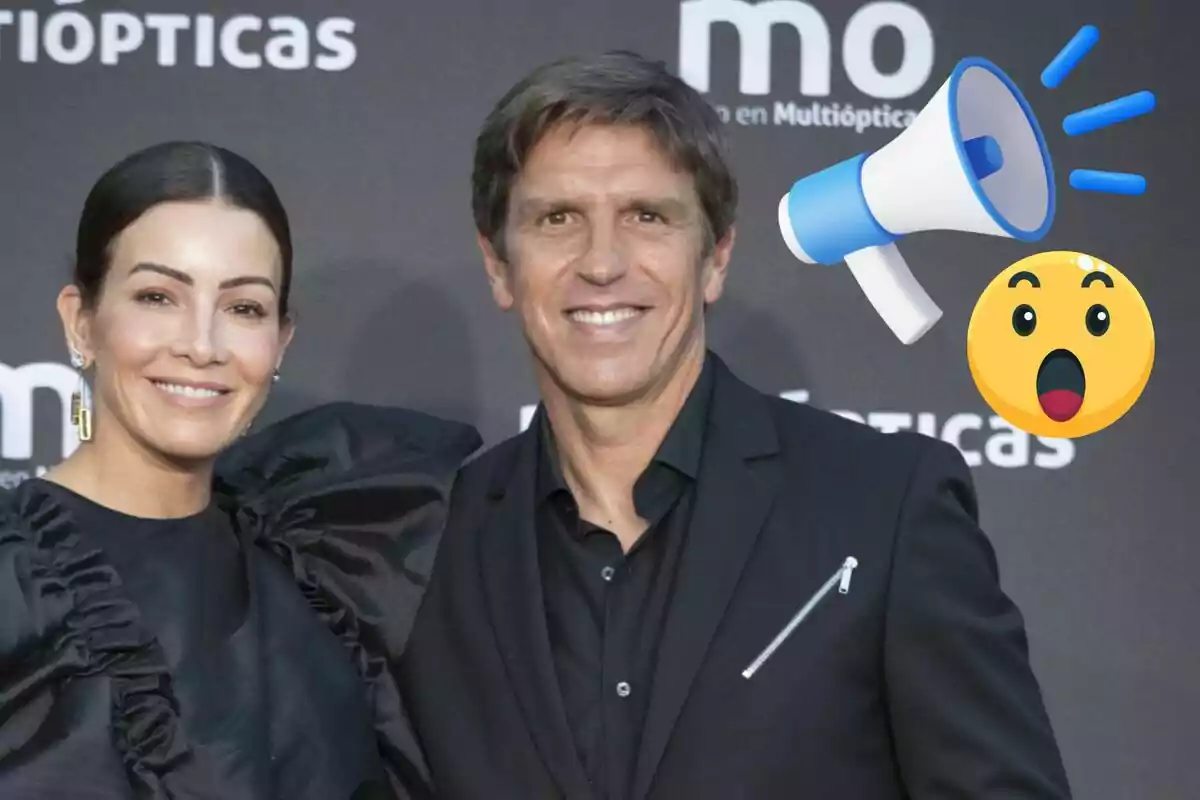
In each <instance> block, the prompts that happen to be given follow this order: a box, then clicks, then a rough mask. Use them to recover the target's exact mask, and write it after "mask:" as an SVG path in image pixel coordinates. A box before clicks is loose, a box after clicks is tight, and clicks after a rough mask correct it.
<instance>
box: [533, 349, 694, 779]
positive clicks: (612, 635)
mask: <svg viewBox="0 0 1200 800" xmlns="http://www.w3.org/2000/svg"><path fill="white" fill-rule="evenodd" d="M710 362H711V359H706V360H705V365H704V368H703V371H702V372H701V375H700V379H699V380H698V381H697V382H696V386H695V387H694V388H693V389H692V392H691V394H690V395H689V396H688V399H687V401H686V402H685V403H684V406H683V408H682V409H681V410H680V413H679V416H678V417H677V418H676V420H675V423H674V424H673V425H672V426H671V429H670V430H669V431H668V433H667V436H666V437H665V438H664V440H663V442H662V445H661V446H660V447H659V450H658V452H657V453H656V454H655V456H654V458H653V459H652V460H651V462H650V464H649V465H648V466H647V467H646V469H645V471H643V473H642V474H641V476H640V477H639V478H638V480H637V482H636V484H635V485H634V492H633V500H634V506H635V508H636V510H637V514H638V516H639V517H641V518H642V519H644V520H646V521H647V522H648V523H649V527H648V529H647V530H646V532H645V533H644V534H643V535H642V536H641V538H640V539H639V540H638V541H637V543H636V544H635V545H634V546H633V547H632V548H631V549H630V551H629V552H628V553H622V550H621V544H620V542H619V541H618V539H617V537H616V535H615V534H613V533H612V532H610V531H608V530H606V529H604V528H603V527H601V526H599V525H595V524H593V523H590V522H587V521H585V520H581V519H580V517H579V511H578V508H577V506H576V504H575V501H574V498H573V497H572V495H571V491H570V489H569V488H568V487H567V484H566V481H565V480H564V479H563V476H562V472H561V469H560V467H559V464H558V459H557V456H556V450H555V445H554V439H553V433H552V432H551V430H550V426H549V423H548V421H547V420H546V417H545V415H544V413H543V414H541V415H539V416H540V417H541V422H540V436H539V439H540V443H539V456H538V483H537V500H538V508H537V541H538V561H539V566H540V569H541V575H542V590H543V597H544V600H545V607H546V623H547V628H548V630H549V634H550V648H551V652H552V654H553V658H554V667H555V671H556V673H557V675H558V684H559V690H560V691H561V694H562V698H563V703H564V706H565V708H566V713H567V722H568V724H569V725H570V728H571V731H572V733H573V734H574V738H575V746H576V750H577V751H578V753H579V757H580V760H581V762H582V763H583V767H584V771H585V772H586V773H587V775H588V778H589V780H590V781H591V784H592V786H593V787H594V788H595V790H596V797H597V798H605V800H619V799H620V798H624V797H626V796H627V795H628V793H629V791H630V789H631V782H632V779H633V772H634V769H635V768H636V766H637V764H636V761H637V753H638V749H639V743H640V739H641V732H642V724H643V721H644V718H645V714H646V708H647V700H648V698H649V697H650V692H651V686H650V683H651V680H652V678H653V675H654V664H655V659H656V655H657V649H658V641H659V639H660V638H661V634H662V627H663V621H664V619H665V618H666V612H667V608H668V605H669V602H670V598H671V592H672V584H673V582H674V580H673V579H674V576H675V572H676V568H677V565H678V563H679V558H680V555H681V554H682V552H683V545H684V540H685V538H686V536H687V529H688V525H689V522H690V517H691V510H692V505H693V503H694V499H695V497H694V496H695V486H696V481H697V479H698V477H699V474H700V458H701V454H702V450H703V444H704V434H705V428H706V426H707V422H708V407H709V402H710V399H711V394H712V381H713V378H712V365H711V363H710Z"/></svg>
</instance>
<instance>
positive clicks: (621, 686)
mask: <svg viewBox="0 0 1200 800" xmlns="http://www.w3.org/2000/svg"><path fill="white" fill-rule="evenodd" d="M629 692H630V689H629V684H628V683H626V682H625V681H621V682H620V683H618V684H617V694H619V695H620V696H621V697H629Z"/></svg>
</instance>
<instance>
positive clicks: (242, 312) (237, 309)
mask: <svg viewBox="0 0 1200 800" xmlns="http://www.w3.org/2000/svg"><path fill="white" fill-rule="evenodd" d="M233 313H235V314H237V315H239V316H247V317H256V318H259V319H261V318H262V317H265V316H266V315H267V311H266V309H264V308H263V307H262V306H260V305H259V304H258V303H238V304H237V305H235V306H234V307H233Z"/></svg>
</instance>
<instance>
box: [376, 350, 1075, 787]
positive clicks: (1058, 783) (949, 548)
mask: <svg viewBox="0 0 1200 800" xmlns="http://www.w3.org/2000/svg"><path fill="white" fill-rule="evenodd" d="M713 361H714V366H715V367H716V369H715V370H714V376H713V377H714V383H713V395H712V408H711V412H710V414H709V424H708V426H707V435H706V437H705V441H704V449H703V457H702V460H701V467H700V473H699V479H698V488H697V492H696V501H695V503H696V504H695V508H694V509H693V512H692V521H691V524H690V525H689V527H688V531H687V540H686V543H685V545H684V548H683V553H682V556H681V558H680V562H679V566H678V570H677V571H676V574H675V576H674V581H673V583H672V585H671V588H670V600H669V603H668V608H667V614H666V621H665V623H664V625H663V630H662V635H661V637H660V641H659V643H658V651H657V656H656V663H655V667H654V670H653V673H654V674H653V678H652V680H651V686H650V694H649V697H648V698H647V702H648V707H647V710H646V716H645V723H644V725H643V726H642V730H641V736H640V739H639V742H638V748H637V750H638V752H637V758H636V766H635V768H634V772H633V780H632V785H631V788H630V789H629V791H628V792H627V793H625V794H624V795H621V794H620V793H619V792H616V793H610V795H609V796H623V797H627V798H634V799H635V800H645V799H647V798H650V799H652V800H678V798H687V799H688V800H708V798H713V799H714V800H729V798H738V799H739V800H777V799H778V798H793V797H804V798H808V797H812V798H846V800H860V798H861V799H862V800H909V799H910V798H951V797H954V798H959V797H970V798H973V800H1001V798H1003V799H1004V800H1008V799H1009V798H1014V797H1021V798H1026V799H1027V800H1062V798H1069V797H1070V796H1071V795H1070V789H1069V786H1068V784H1067V778H1066V775H1065V773H1064V770H1063V766H1062V762H1061V759H1060V756H1059V751H1058V747H1057V744H1056V743H1055V739H1054V734H1053V731H1052V729H1051V725H1050V722H1049V719H1048V717H1047V714H1046V711H1045V708H1044V705H1043V701H1042V698H1041V693H1040V691H1039V688H1038V683H1037V680H1036V678H1035V676H1034V674H1033V671H1032V670H1031V668H1030V664H1029V652H1028V644H1027V641H1026V637H1025V630H1024V623H1023V619H1022V616H1021V613H1020V611H1019V610H1018V608H1017V607H1016V606H1015V605H1014V604H1013V602H1012V601H1011V600H1010V599H1009V597H1008V596H1007V595H1006V594H1005V593H1004V591H1003V590H1002V589H1001V587H1000V582H999V575H998V571H997V567H996V559H995V555H994V552H993V549H992V546H991V544H990V543H989V541H988V539H987V537H986V535H985V534H984V533H983V531H981V530H980V528H979V525H978V508H977V506H976V500H975V493H974V488H973V485H972V481H971V475H970V472H969V470H968V469H967V467H966V464H965V462H964V461H963V459H962V456H961V455H960V454H959V453H958V452H957V451H956V450H955V449H954V448H953V447H952V446H950V445H948V444H945V443H944V442H941V441H939V440H936V439H933V438H931V437H926V436H922V435H920V434H913V433H897V434H882V433H879V432H878V431H875V430H873V429H871V428H870V427H868V426H866V425H862V424H859V423H855V422H852V421H849V420H845V419H842V418H841V417H838V416H836V415H834V414H830V413H827V412H823V411H820V410H818V409H815V408H812V407H809V406H806V405H802V404H797V403H793V402H789V401H786V400H782V399H780V398H777V397H772V396H770V395H766V394H763V393H761V392H758V391H756V390H754V389H752V388H751V387H749V386H747V385H746V384H744V383H743V382H742V381H740V380H739V379H738V378H737V377H736V376H734V375H733V373H732V372H730V371H729V370H728V368H727V367H725V366H724V364H722V363H721V361H720V360H719V359H717V358H715V357H713ZM537 460H538V431H537V430H536V429H531V430H528V431H526V432H524V433H522V434H521V435H518V436H516V437H514V438H513V439H511V440H509V441H507V442H504V443H502V444H500V445H498V446H497V447H495V448H493V449H492V450H491V451H489V452H487V453H485V454H484V455H482V456H480V457H479V458H477V459H475V460H474V461H473V462H471V464H469V465H468V466H467V467H466V468H465V469H464V470H463V472H462V474H461V476H460V478H459V483H458V485H457V486H456V488H455V491H454V496H453V502H452V507H451V513H450V519H449V521H448V523H447V527H446V531H445V534H444V536H443V539H442V543H441V547H440V550H439V553H438V558H437V565H436V569H435V570H434V571H433V575H432V579H431V581H430V584H429V589H428V591H427V593H426V595H425V599H424V602H423V603H422V606H421V608H420V610H419V613H418V614H417V618H416V621H415V624H414V627H413V629H412V635H411V637H410V639H409V641H408V646H407V648H406V649H405V653H404V655H403V656H402V658H401V662H400V685H401V688H402V690H403V691H404V693H405V696H406V697H407V698H408V700H409V702H410V704H411V711H412V720H413V724H414V726H415V727H416V730H417V733H418V735H419V736H420V740H421V743H422V745H423V747H424V752H425V754H426V756H427V758H428V760H429V765H430V769H431V771H432V774H433V776H434V779H435V781H436V782H437V785H438V789H439V797H440V798H445V800H498V799H500V798H503V799H504V800H508V799H509V798H511V799H512V800H543V798H569V799H570V800H588V798H596V797H599V796H600V795H598V793H597V792H596V791H595V789H594V788H593V786H592V785H591V784H590V783H589V781H588V774H587V771H586V770H585V768H584V765H583V763H582V761H581V759H580V758H579V755H578V752H577V748H576V747H575V746H574V741H573V736H572V730H571V724H570V721H569V716H568V713H567V710H566V708H567V706H566V703H565V701H564V695H563V693H562V692H561V691H560V690H559V688H558V684H557V680H556V672H555V667H554V657H553V651H552V648H551V644H550V634H549V630H548V625H547V621H546V613H545V600H544V597H543V592H544V588H543V585H542V579H541V572H540V568H539V556H538V553H539V545H540V539H539V537H538V535H537V533H536V509H537V500H538V483H537ZM851 556H852V557H854V558H855V559H857V561H858V567H857V569H855V570H854V572H853V573H852V576H851V582H850V585H849V587H848V591H847V593H845V594H842V593H840V592H839V591H838V590H837V589H836V588H835V589H834V590H833V591H832V592H830V593H829V594H827V595H825V596H824V598H823V599H822V600H821V601H820V602H819V603H818V604H817V605H816V606H815V608H814V609H813V611H812V613H811V614H809V616H808V617H807V618H806V619H805V621H804V622H803V623H802V624H801V625H800V626H799V627H797V628H796V629H795V630H794V631H793V632H792V634H791V636H790V637H789V638H788V639H787V641H786V642H785V643H784V644H783V645H782V646H781V647H780V648H779V649H778V650H776V651H775V653H774V655H773V656H771V658H770V659H769V660H768V661H767V662H766V663H765V664H764V665H763V666H762V668H761V669H760V670H759V671H758V672H757V673H755V674H754V676H753V677H752V678H751V679H749V680H747V679H746V678H745V677H743V674H742V673H743V670H745V669H746V667H747V666H748V665H749V664H750V663H751V662H752V661H753V660H754V659H755V658H756V657H757V656H758V654H759V653H760V652H761V651H762V650H763V648H765V647H766V646H767V645H768V644H769V643H770V642H771V640H772V639H774V638H775V636H776V634H777V633H778V632H779V631H780V630H782V629H783V628H784V627H785V626H786V625H787V624H788V621H789V620H790V619H791V618H792V617H793V615H794V614H795V613H796V612H797V611H798V610H799V609H800V608H801V607H803V606H804V605H805V604H806V603H807V602H808V601H809V599H810V598H812V597H813V596H814V594H816V593H817V592H818V590H819V589H820V588H821V587H822V585H823V584H825V583H826V581H828V580H829V578H830V577H831V576H832V575H834V574H835V572H836V571H837V570H838V568H839V567H840V566H841V565H842V564H843V562H844V561H845V559H846V558H847V557H851Z"/></svg>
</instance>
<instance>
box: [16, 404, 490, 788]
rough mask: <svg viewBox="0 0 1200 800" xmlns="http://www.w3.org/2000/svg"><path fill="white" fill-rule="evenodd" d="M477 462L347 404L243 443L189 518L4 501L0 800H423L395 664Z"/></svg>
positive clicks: (439, 429) (439, 426)
mask: <svg viewBox="0 0 1200 800" xmlns="http://www.w3.org/2000/svg"><path fill="white" fill-rule="evenodd" d="M480 444H481V442H480V439H479V436H478V434H477V433H476V431H475V430H474V429H473V428H471V427H470V426H467V425H461V424H458V423H454V422H447V421H444V420H439V419H436V418H433V417H429V416H426V415H423V414H420V413H416V412H412V411H405V410H401V409H384V408H376V407H369V406H361V405H354V404H348V403H338V404H331V405H328V406H322V407H320V408H318V409H314V410H312V411H309V412H305V413H303V414H300V415H297V416H295V417H292V418H289V419H287V420H284V421H283V422H280V423H277V424H276V425H274V426H271V427H270V428H267V429H265V430H264V431H263V432H261V433H259V434H256V435H254V436H252V437H248V438H246V439H243V440H242V441H240V442H239V443H238V444H237V445H236V446H235V447H234V448H233V449H231V450H230V451H229V452H228V453H226V454H225V456H224V457H223V458H222V461H221V463H220V465H219V469H218V475H219V477H218V479H217V485H216V489H217V492H216V496H215V502H214V505H213V506H212V507H210V508H209V509H208V510H206V511H205V512H202V513H200V514H197V515H196V516H193V517H188V518H186V519H178V520H144V519H138V518H133V517H126V516H124V515H121V514H119V513H117V512H114V511H112V510H110V509H106V508H103V507H101V506H98V505H95V504H94V503H91V502H90V501H88V500H86V499H85V498H83V497H80V496H78V495H75V494H73V493H71V492H69V491H67V490H66V489H63V488H62V487H59V486H56V485H54V484H51V483H48V482H46V481H42V480H31V481H27V482H25V483H24V484H22V485H21V486H19V487H18V488H17V489H16V490H15V491H13V492H10V493H7V494H5V495H0V798H3V800H59V798H61V799H62V800H68V799H69V800H89V799H90V798H137V799H138V800H140V799H141V798H154V799H155V800H167V799H168V798H219V799H220V800H342V799H343V798H345V799H346V800H349V799H350V798H353V799H354V800H360V799H362V798H391V797H399V798H410V797H411V798H420V797H426V796H431V795H430V789H429V785H428V774H427V770H426V767H425V764H424V759H423V758H422V756H421V752H420V748H419V747H418V746H417V743H416V740H415V738H414V736H413V733H412V731H411V728H410V726H409V724H408V720H407V718H406V715H405V710H404V703H403V698H401V697H400V695H399V693H398V691H397V687H396V683H395V681H394V679H393V677H392V674H391V672H390V671H389V662H393V661H394V660H395V659H396V658H397V657H398V656H399V654H400V652H401V651H402V650H403V648H404V643H405V640H406V638H407V636H408V632H409V629H410V626H411V623H412V620H413V617H414V615H415V613H416V610H417V606H418V604H419V602H420V600H421V597H422V594H423V591H424V587H425V583H426V579H427V578H428V575H429V572H430V570H431V569H432V565H433V555H434V550H435V548H436V544H437V540H438V537H439V535H440V533H441V526H442V523H443V521H444V519H445V515H446V511H447V506H448V502H449V492H450V488H451V486H452V484H453V482H454V478H455V475H456V473H457V469H458V467H459V466H460V465H461V463H462V462H463V460H464V459H465V458H467V456H469V455H470V454H471V453H472V452H473V451H474V450H475V449H476V448H478V447H479V445H480Z"/></svg>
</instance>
